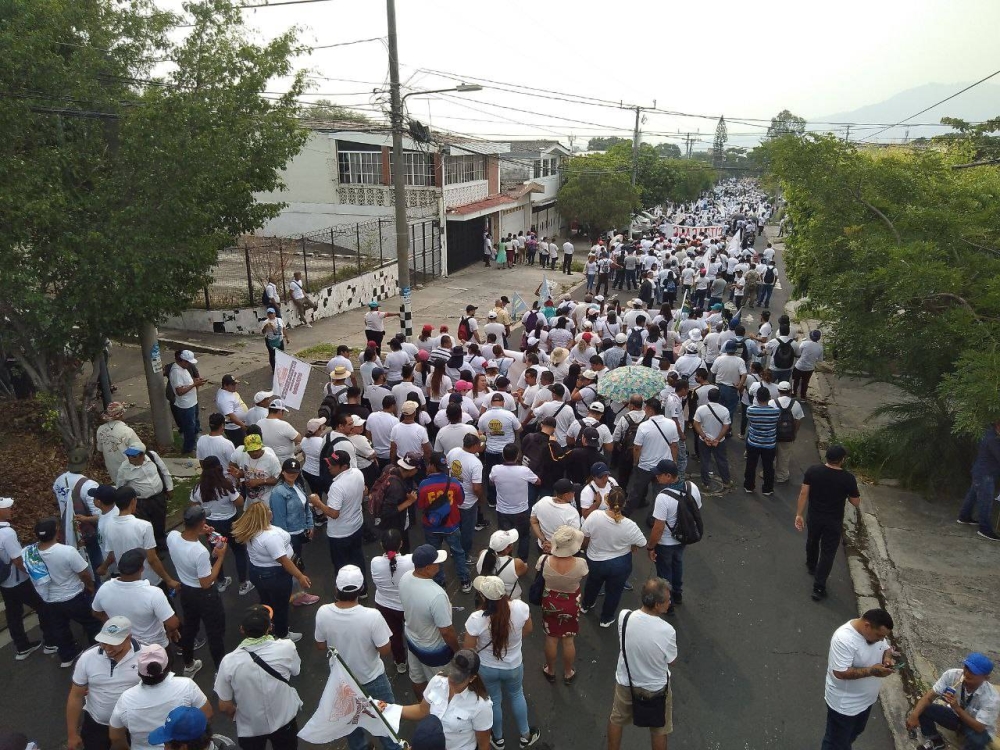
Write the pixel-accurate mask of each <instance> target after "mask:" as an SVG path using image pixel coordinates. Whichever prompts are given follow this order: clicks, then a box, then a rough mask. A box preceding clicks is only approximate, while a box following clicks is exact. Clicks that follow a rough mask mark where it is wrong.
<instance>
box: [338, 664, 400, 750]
mask: <svg viewBox="0 0 1000 750" xmlns="http://www.w3.org/2000/svg"><path fill="white" fill-rule="evenodd" d="M361 688H362V690H364V691H365V692H366V693H368V695H370V696H371V697H372V698H374V699H375V700H379V701H385V702H386V703H395V702H396V696H394V695H393V694H392V685H390V684H389V678H388V677H386V676H385V672H383V673H382V674H380V675H379V676H378V677H376V678H375V679H374V680H372V681H371V682H368V683H366V684H364V685H362V686H361ZM381 740H382V747H383V748H385V750H399V745H397V744H396V743H395V742H393V741H392V740H391V739H389V738H388V737H382V738H381ZM347 747H348V748H349V749H350V750H365V748H367V747H368V739H367V738H366V737H365V730H364V729H361V728H358V729H355V730H354V731H353V732H351V733H350V734H349V735H347Z"/></svg>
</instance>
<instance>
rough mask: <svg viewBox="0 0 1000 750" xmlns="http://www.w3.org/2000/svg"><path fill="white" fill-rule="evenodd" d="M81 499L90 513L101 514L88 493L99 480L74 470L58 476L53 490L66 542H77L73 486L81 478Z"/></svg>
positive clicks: (53, 484)
mask: <svg viewBox="0 0 1000 750" xmlns="http://www.w3.org/2000/svg"><path fill="white" fill-rule="evenodd" d="M81 479H82V480H83V482H82V483H81V484H80V499H81V500H83V504H84V505H85V506H86V507H87V511H88V513H89V514H92V515H95V516H99V515H101V511H100V510H99V509H98V508H97V506H96V505H94V498H92V497H91V496H90V495H88V494H87V493H88V492H89V491H90V490H91V489H94V488H96V487H97V482H95V481H94V480H93V479H89V478H87V477H85V476H84V475H83V474H76V473H74V472H72V471H67V472H64V473H63V474H60V475H59V476H58V477H56V480H55V481H54V482H53V483H52V491H53V492H54V493H55V496H56V502H57V503H58V504H59V518H60V520H61V522H62V525H63V537H64V542H65V543H66V544H70V545H75V544H76V524H75V523H74V522H73V519H74V515H75V514H74V512H73V488H74V487H76V484H77V482H80V480H81Z"/></svg>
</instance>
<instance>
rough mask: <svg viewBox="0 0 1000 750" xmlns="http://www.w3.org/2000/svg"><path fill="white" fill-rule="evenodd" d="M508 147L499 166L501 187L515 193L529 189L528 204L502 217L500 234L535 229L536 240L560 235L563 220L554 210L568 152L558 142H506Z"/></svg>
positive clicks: (569, 153) (569, 154)
mask: <svg viewBox="0 0 1000 750" xmlns="http://www.w3.org/2000/svg"><path fill="white" fill-rule="evenodd" d="M505 145H506V146H507V147H508V148H509V151H508V152H507V154H506V155H505V156H504V157H503V159H502V161H501V163H500V188H501V190H503V191H505V192H514V191H517V190H518V189H519V188H521V187H523V186H531V187H530V191H529V193H528V199H529V200H528V204H527V205H526V206H523V207H518V208H517V209H513V210H511V211H510V213H506V214H505V215H504V216H502V217H501V220H502V223H503V224H504V226H503V233H504V234H506V233H507V232H508V231H513V232H514V234H517V233H518V232H519V231H522V230H523V231H525V232H527V231H528V229H530V228H534V229H535V231H536V232H537V233H538V236H539V237H552V236H557V235H560V234H562V233H563V229H564V227H563V221H562V218H561V217H560V216H559V214H558V212H557V210H556V194H557V193H558V192H559V185H560V183H561V179H562V178H561V168H562V165H563V163H564V161H565V160H566V159H567V158H568V157H569V156H571V152H570V150H569V149H567V148H565V147H564V146H563V145H562V144H561V143H559V142H558V141H552V140H530V141H527V140H526V141H508V142H506V143H505Z"/></svg>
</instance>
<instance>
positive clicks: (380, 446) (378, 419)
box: [365, 411, 399, 459]
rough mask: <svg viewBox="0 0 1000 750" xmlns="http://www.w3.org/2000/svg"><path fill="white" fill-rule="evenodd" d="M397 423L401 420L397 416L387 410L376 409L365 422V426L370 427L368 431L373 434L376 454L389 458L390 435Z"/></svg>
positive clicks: (373, 445)
mask: <svg viewBox="0 0 1000 750" xmlns="http://www.w3.org/2000/svg"><path fill="white" fill-rule="evenodd" d="M397 424H399V420H398V419H397V418H396V416H395V415H394V414H390V413H389V412H387V411H374V412H372V413H371V415H370V416H369V417H368V419H367V421H366V422H365V427H367V428H368V432H369V434H370V435H371V436H372V447H373V448H374V449H375V455H376V456H378V457H379V458H384V459H388V458H389V440H390V435H392V429H393V427H395V426H396V425H397Z"/></svg>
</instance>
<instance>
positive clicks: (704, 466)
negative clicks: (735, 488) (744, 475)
mask: <svg viewBox="0 0 1000 750" xmlns="http://www.w3.org/2000/svg"><path fill="white" fill-rule="evenodd" d="M727 442H728V441H726V440H723V441H722V442H721V443H719V444H718V445H706V444H705V443H703V442H701V440H700V439H699V441H698V450H700V451H701V481H703V482H705V483H706V484H707V483H708V470H709V469H710V468H711V467H712V459H713V458H714V459H715V466H716V468H717V469H718V470H719V479H721V480H722V481H723V482H725V483H726V484H728V483H729V458H728V457H727V456H726V443H727Z"/></svg>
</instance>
